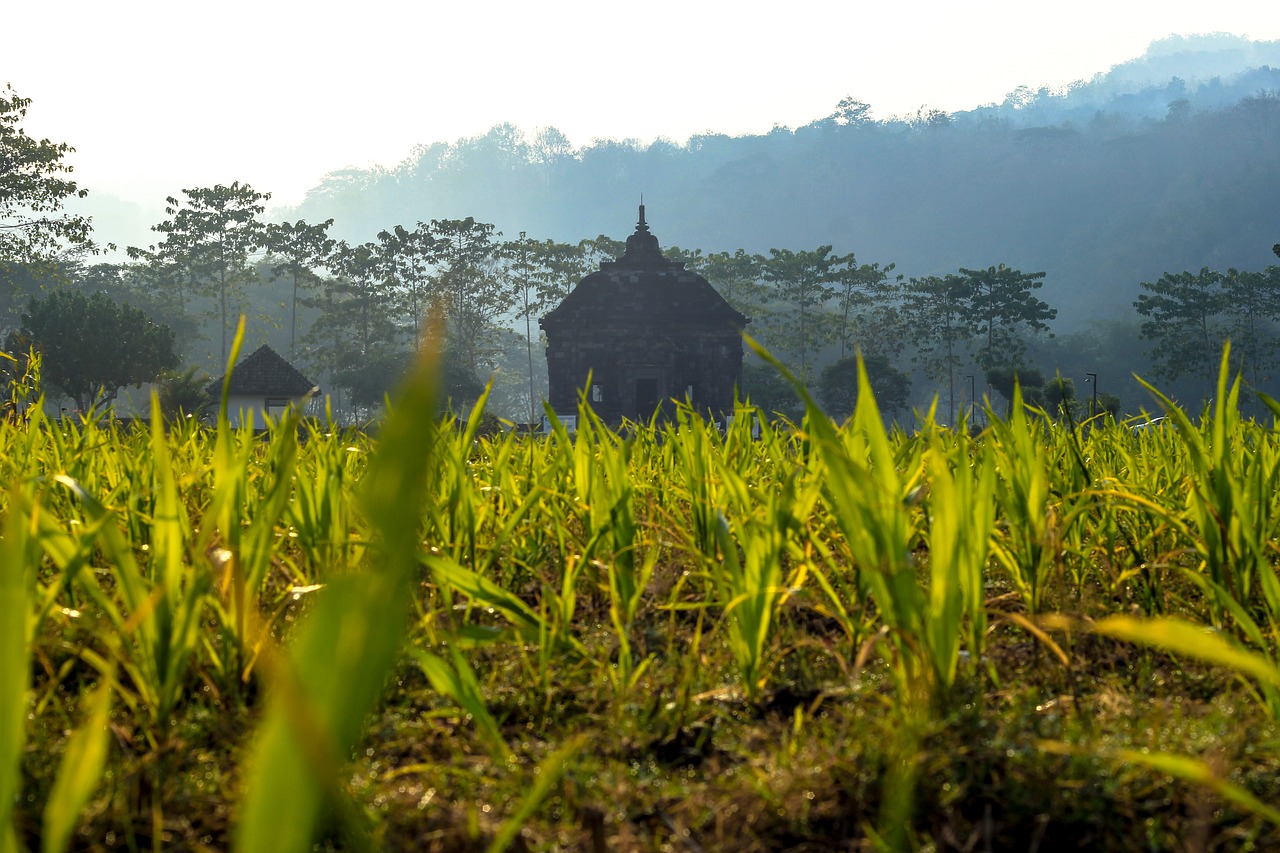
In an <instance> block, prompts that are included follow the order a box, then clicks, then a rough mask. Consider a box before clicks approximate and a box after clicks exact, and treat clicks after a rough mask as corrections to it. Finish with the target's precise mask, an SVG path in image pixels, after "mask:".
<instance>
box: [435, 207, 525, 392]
mask: <svg viewBox="0 0 1280 853" xmlns="http://www.w3.org/2000/svg"><path fill="white" fill-rule="evenodd" d="M431 233H432V234H433V235H434V236H435V238H436V242H435V246H434V251H435V260H436V268H437V285H438V288H439V293H440V295H441V297H442V298H443V301H444V305H445V323H446V333H447V336H448V340H447V342H446V349H447V350H448V351H450V352H452V353H453V354H454V355H455V356H456V357H457V358H459V359H461V361H462V364H463V365H464V366H465V367H466V368H467V369H468V370H470V371H471V372H472V373H473V374H475V375H477V376H478V375H479V374H480V372H481V361H482V360H483V358H484V357H485V356H486V355H488V354H489V353H490V351H491V350H492V342H493V336H492V335H491V334H490V332H491V328H490V327H491V324H492V322H493V321H494V320H496V319H497V318H498V317H499V316H501V315H502V314H503V313H505V312H506V311H507V310H508V309H509V308H510V307H511V294H510V291H509V290H508V289H507V288H505V287H503V282H502V280H501V277H500V276H499V275H498V274H497V269H496V266H497V264H496V261H497V252H498V244H497V242H495V238H497V237H500V236H502V235H501V233H500V232H496V231H495V229H494V227H493V226H492V225H490V224H488V223H484V222H477V221H476V220H475V219H473V218H472V217H470V216H468V217H467V218H466V219H435V220H432V222H431Z"/></svg>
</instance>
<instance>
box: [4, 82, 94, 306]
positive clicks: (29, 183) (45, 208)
mask: <svg viewBox="0 0 1280 853" xmlns="http://www.w3.org/2000/svg"><path fill="white" fill-rule="evenodd" d="M30 104H31V100H30V99H29V98H21V97H19V96H18V94H17V93H16V92H14V91H13V88H12V87H11V86H7V85H6V86H5V87H4V91H2V92H0V284H4V285H11V284H12V280H11V276H12V275H13V274H14V271H15V269H16V268H17V267H20V266H28V267H38V268H42V269H44V270H46V271H48V270H50V269H52V267H51V264H52V261H53V260H54V258H56V257H57V256H58V255H60V254H61V253H62V252H64V251H65V250H67V249H68V248H78V249H86V250H92V249H94V248H95V247H94V243H93V240H92V235H91V231H92V227H91V224H90V221H89V219H88V218H87V217H84V216H76V215H72V214H69V213H66V212H65V211H64V210H63V203H64V202H66V201H67V200H68V199H73V198H84V197H85V196H86V195H88V190H84V189H81V188H80V187H79V186H77V184H76V182H75V181H73V180H71V179H69V178H68V177H66V176H67V175H69V174H70V173H71V167H70V166H68V165H67V164H66V163H64V162H63V158H64V157H65V156H66V155H67V154H70V153H72V152H73V151H74V150H75V149H74V148H72V147H71V146H70V145H67V144H66V143H65V142H51V141H49V140H48V139H40V140H36V139H33V138H31V137H30V136H28V135H27V133H26V131H25V130H24V129H23V127H22V122H23V120H24V119H25V118H26V115H27V107H28V106H30Z"/></svg>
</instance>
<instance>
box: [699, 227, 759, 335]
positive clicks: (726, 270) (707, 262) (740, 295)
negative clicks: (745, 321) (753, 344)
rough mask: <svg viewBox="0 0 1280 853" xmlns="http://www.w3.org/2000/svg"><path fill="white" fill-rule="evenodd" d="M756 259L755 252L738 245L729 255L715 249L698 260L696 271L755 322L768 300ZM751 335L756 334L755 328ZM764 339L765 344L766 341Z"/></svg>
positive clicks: (757, 259)
mask: <svg viewBox="0 0 1280 853" xmlns="http://www.w3.org/2000/svg"><path fill="white" fill-rule="evenodd" d="M760 261H761V258H760V256H759V255H752V254H749V253H748V252H747V251H746V250H745V249H738V250H737V251H735V252H734V253H733V254H732V255H731V254H729V253H728V252H716V253H715V254H711V255H707V256H706V257H705V258H704V259H703V260H702V264H701V266H700V268H699V269H698V272H699V273H701V274H702V277H703V278H705V279H706V280H707V282H708V283H709V284H710V285H711V286H712V287H714V288H715V289H716V292H717V293H719V294H720V295H721V296H723V297H724V299H725V301H726V302H728V303H729V304H730V305H732V306H733V308H734V310H735V311H737V312H739V313H740V314H743V315H744V316H746V317H749V318H750V319H752V320H755V321H756V322H757V323H758V322H759V321H760V320H761V319H762V315H764V314H765V311H766V309H765V304H766V303H767V302H768V300H769V291H768V288H766V287H765V286H764V285H763V284H762V283H761V281H760ZM764 325H766V326H767V323H766V324H764ZM752 337H756V333H755V332H753V334H752ZM761 339H762V340H763V338H761ZM765 343H766V345H767V341H766V342H765Z"/></svg>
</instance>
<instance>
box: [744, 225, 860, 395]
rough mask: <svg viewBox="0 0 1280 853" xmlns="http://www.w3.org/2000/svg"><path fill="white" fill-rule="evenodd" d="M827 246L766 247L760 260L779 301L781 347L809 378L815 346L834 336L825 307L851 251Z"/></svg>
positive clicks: (817, 346) (801, 374) (847, 262)
mask: <svg viewBox="0 0 1280 853" xmlns="http://www.w3.org/2000/svg"><path fill="white" fill-rule="evenodd" d="M831 248H832V247H831V246H819V247H818V248H817V249H814V250H812V251H801V252H793V251H791V250H790V249H770V250H769V257H767V258H762V259H761V261H760V269H761V273H762V275H763V277H764V280H765V281H766V282H768V283H769V285H770V286H771V292H770V297H771V298H772V299H775V300H777V301H778V302H779V303H781V305H782V307H783V309H784V312H785V313H783V314H782V315H781V322H780V323H779V326H780V328H779V332H780V333H781V335H782V341H781V345H782V347H783V348H784V349H785V350H786V351H787V352H789V353H790V354H791V355H793V356H794V357H795V358H796V360H797V368H798V370H799V373H800V377H801V378H802V379H804V380H806V381H808V380H809V379H811V378H812V376H811V373H812V370H811V368H812V364H811V361H812V358H813V356H814V354H815V353H816V352H817V350H818V349H819V348H820V347H821V346H822V345H823V344H826V343H830V342H831V341H833V340H834V339H835V336H836V334H837V332H838V329H837V328H836V327H835V326H834V324H833V323H832V322H831V315H830V314H828V313H827V312H826V311H825V306H826V304H827V302H828V301H829V300H830V299H832V298H833V297H834V296H836V294H837V292H838V291H837V290H836V287H835V285H836V284H837V283H838V282H839V281H840V279H841V277H842V276H843V275H844V274H845V273H846V271H847V269H848V265H849V262H850V260H851V259H852V257H853V256H852V255H849V256H843V255H836V254H832V251H831Z"/></svg>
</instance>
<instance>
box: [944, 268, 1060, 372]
mask: <svg viewBox="0 0 1280 853" xmlns="http://www.w3.org/2000/svg"><path fill="white" fill-rule="evenodd" d="M960 273H961V275H964V276H967V277H968V279H969V290H968V297H969V299H968V304H967V305H966V306H965V307H966V309H967V310H968V311H969V313H970V315H971V316H972V317H974V318H976V319H977V321H978V323H979V335H980V336H981V337H982V339H983V343H982V345H981V347H980V348H979V350H978V364H980V365H981V366H982V367H983V368H984V369H986V370H990V369H991V368H993V367H1002V366H1006V367H1007V366H1011V365H1016V364H1018V363H1019V362H1020V361H1021V360H1022V355H1023V353H1024V352H1025V351H1026V344H1025V343H1024V342H1023V339H1022V337H1021V335H1020V330H1021V329H1022V328H1025V329H1026V331H1028V332H1032V333H1036V332H1046V331H1048V329H1049V326H1048V322H1047V321H1049V320H1052V319H1053V318H1054V317H1056V316H1057V314H1058V312H1057V310H1056V309H1054V308H1050V307H1049V306H1048V304H1047V303H1045V302H1044V301H1042V300H1040V299H1037V298H1036V297H1035V296H1033V295H1032V291H1034V290H1037V289H1038V288H1040V287H1041V286H1042V284H1043V279H1044V277H1045V273H1042V272H1034V273H1024V272H1022V271H1021V270H1016V269H1011V268H1009V267H1006V266H1005V265H1004V264H1000V265H998V266H994V267H987V268H986V269H985V270H969V269H964V268H961V270H960Z"/></svg>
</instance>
